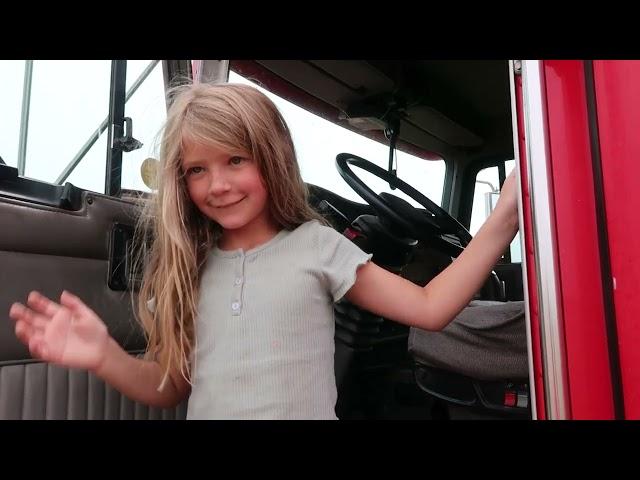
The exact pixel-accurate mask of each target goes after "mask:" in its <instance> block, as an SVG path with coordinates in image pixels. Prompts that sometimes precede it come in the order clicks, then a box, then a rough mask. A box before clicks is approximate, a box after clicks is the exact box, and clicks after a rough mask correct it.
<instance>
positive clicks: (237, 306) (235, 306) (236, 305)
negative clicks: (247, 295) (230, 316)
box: [231, 302, 240, 310]
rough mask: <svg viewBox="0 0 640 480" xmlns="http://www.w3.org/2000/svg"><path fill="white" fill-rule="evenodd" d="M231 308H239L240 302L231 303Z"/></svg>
mask: <svg viewBox="0 0 640 480" xmlns="http://www.w3.org/2000/svg"><path fill="white" fill-rule="evenodd" d="M231 309H232V310H239V309H240V303H239V302H233V303H232V304H231Z"/></svg>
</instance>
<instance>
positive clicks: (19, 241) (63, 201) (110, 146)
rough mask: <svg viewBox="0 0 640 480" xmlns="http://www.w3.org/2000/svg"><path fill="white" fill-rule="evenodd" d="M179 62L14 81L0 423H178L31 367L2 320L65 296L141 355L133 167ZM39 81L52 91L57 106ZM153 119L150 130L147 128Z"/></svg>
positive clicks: (148, 143) (170, 414)
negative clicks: (17, 87) (19, 84)
mask: <svg viewBox="0 0 640 480" xmlns="http://www.w3.org/2000/svg"><path fill="white" fill-rule="evenodd" d="M16 63H17V62H16ZM179 65H180V63H179V62H177V61H173V62H164V64H161V63H160V62H159V61H157V60H155V61H145V62H127V61H113V62H107V61H100V62H93V64H91V62H40V61H38V62H24V69H23V70H21V71H19V72H18V75H19V74H20V73H22V72H23V73H24V82H23V85H24V88H23V90H22V92H12V95H13V96H15V97H16V98H22V105H21V113H20V111H19V112H18V113H19V114H20V115H19V116H16V118H17V119H20V118H22V121H21V123H20V128H19V130H17V131H19V136H20V142H19V143H20V149H19V151H18V152H17V154H16V155H12V154H11V152H9V153H3V158H4V161H5V164H4V165H0V264H1V265H2V268H1V269H0V285H2V288H1V289H0V312H2V313H1V314H0V316H1V317H2V318H3V320H4V321H2V322H0V419H148V418H149V419H153V418H171V419H172V418H183V417H184V416H185V413H186V402H185V404H183V405H180V406H179V407H177V408H176V409H172V410H160V409H153V408H148V407H146V406H143V405H140V404H136V403H134V402H132V401H131V400H129V399H127V398H125V397H123V396H122V395H120V394H119V393H118V392H116V391H115V390H113V389H112V388H110V387H109V386H106V385H105V384H104V383H103V382H102V381H100V380H98V379H97V378H95V377H94V376H93V375H89V374H87V373H86V372H84V371H71V370H68V369H63V368H60V367H57V366H51V365H47V364H44V363H40V362H37V361H34V360H33V359H32V358H31V356H30V354H29V352H28V349H27V348H26V347H25V346H24V345H22V343H20V342H19V341H18V340H17V338H16V337H15V334H14V323H13V321H12V320H11V319H9V317H8V311H9V307H10V305H11V304H12V303H13V302H15V301H21V302H24V301H25V300H26V297H27V295H28V293H29V292H30V291H31V290H39V291H41V292H42V293H44V294H45V295H47V296H50V297H51V298H54V299H58V298H59V296H60V294H61V292H62V290H65V289H66V290H69V291H71V292H74V293H75V294H77V295H79V296H80V297H81V298H82V299H83V300H84V301H85V302H86V303H87V305H89V306H90V307H91V308H92V309H93V310H95V311H96V312H97V314H98V315H100V317H101V318H102V319H103V320H104V321H105V323H106V324H107V326H108V328H109V332H110V334H111V335H112V336H113V337H114V338H115V339H116V340H117V341H118V342H120V344H121V345H122V346H123V347H124V348H125V349H126V350H127V351H129V352H130V353H132V354H135V353H141V352H142V351H143V350H144V347H145V343H144V337H143V335H142V334H141V330H140V328H139V327H138V324H137V321H136V319H135V317H134V313H133V308H132V299H133V295H132V293H133V292H132V285H133V283H134V278H132V276H131V274H130V273H131V272H130V268H129V262H128V253H130V250H131V247H130V244H131V242H130V239H131V233H132V231H133V227H134V225H135V221H136V218H137V214H138V211H139V209H138V205H137V201H138V200H137V199H138V196H139V195H144V194H145V193H144V191H146V192H149V190H150V189H149V188H147V187H145V186H144V185H143V184H142V181H141V180H140V178H139V177H140V174H139V171H140V164H141V163H142V160H143V159H145V158H146V157H147V156H149V155H150V153H149V152H150V151H152V149H151V148H150V147H152V146H153V135H155V133H156V132H157V129H158V127H159V126H160V122H161V121H162V120H163V118H164V117H163V115H164V113H163V112H165V113H166V105H165V103H164V89H165V83H167V82H166V79H167V78H172V75H173V74H174V73H175V70H176V67H177V66H179ZM18 66H19V65H18ZM5 67H6V66H5ZM182 67H183V70H184V71H185V72H186V71H189V69H188V68H187V67H190V65H189V64H188V63H186V62H182ZM10 73H12V72H8V74H10ZM13 73H15V72H13ZM98 74H100V75H101V76H100V77H98V76H97V75H98ZM3 76H4V75H3ZM47 84H50V85H51V84H52V85H53V86H52V88H54V89H55V88H57V89H58V91H57V94H58V95H57V96H56V97H52V96H51V92H50V91H49V92H48V91H46V85H47ZM65 84H70V85H71V87H70V88H67V89H66V90H65V89H64V88H63V87H62V86H63V85H65ZM92 85H97V87H95V88H92V87H91V86H92ZM129 100H130V101H129ZM83 104H84V105H86V106H87V108H85V109H84V110H83ZM65 110H70V111H71V114H70V113H69V112H68V111H65ZM107 112H108V115H107ZM14 113H15V112H14ZM3 114H6V111H5V112H3ZM145 115H147V116H146V117H145ZM151 117H152V118H155V119H156V120H154V122H156V123H154V124H153V125H151V124H148V123H146V124H145V121H146V120H145V119H146V118H151ZM89 119H93V121H95V120H96V119H97V121H95V123H91V120H89ZM101 120H102V121H101ZM74 122H75V123H74ZM85 123H86V125H85ZM86 132H93V133H91V135H86ZM87 136H88V139H87ZM52 139H53V140H55V141H52ZM11 140H12V141H13V140H16V139H15V138H12V139H11ZM83 142H84V145H83ZM143 143H144V144H145V145H144V147H143V146H142V144H143ZM43 144H46V145H47V147H46V148H45V149H44V150H43V149H42V148H41V147H42V145H43ZM5 147H6V145H3V146H2V147H1V148H5ZM141 147H142V148H141ZM7 148H8V147H7ZM69 149H71V150H69ZM78 149H79V150H78ZM67 150H69V151H73V152H77V153H76V155H75V156H72V155H70V154H69V153H68V152H67ZM45 153H46V156H44V155H45Z"/></svg>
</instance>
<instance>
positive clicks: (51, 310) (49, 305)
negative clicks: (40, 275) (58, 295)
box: [27, 291, 60, 317]
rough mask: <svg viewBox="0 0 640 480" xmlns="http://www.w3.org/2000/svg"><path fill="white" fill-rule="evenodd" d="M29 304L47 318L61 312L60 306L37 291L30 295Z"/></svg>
mask: <svg viewBox="0 0 640 480" xmlns="http://www.w3.org/2000/svg"><path fill="white" fill-rule="evenodd" d="M27 304H28V305H29V306H30V307H31V308H32V309H34V310H35V311H36V312H38V313H41V314H43V315H46V316H47V317H53V316H54V315H55V314H56V313H58V310H60V305H58V304H57V303H56V302H52V301H51V300H49V299H48V298H47V297H45V296H44V295H42V294H40V293H38V292H35V291H34V292H31V293H30V294H29V298H28V299H27Z"/></svg>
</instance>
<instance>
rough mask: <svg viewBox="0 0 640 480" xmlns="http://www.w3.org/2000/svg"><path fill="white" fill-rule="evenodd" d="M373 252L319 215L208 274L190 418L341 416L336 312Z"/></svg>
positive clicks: (210, 266) (215, 255)
mask: <svg viewBox="0 0 640 480" xmlns="http://www.w3.org/2000/svg"><path fill="white" fill-rule="evenodd" d="M370 258H371V255H368V254H366V253H364V252H363V251H362V250H360V248H358V247H357V246H356V245H354V244H353V243H352V242H350V241H349V240H348V239H347V238H345V237H344V236H342V235H340V234H339V233H338V232H336V231H335V230H333V229H332V228H329V227H325V226H322V225H320V223H318V222H316V221H311V222H307V223H305V224H303V225H301V226H299V227H298V228H296V229H295V230H293V231H287V230H282V231H280V232H279V233H278V234H277V235H276V236H275V237H273V238H272V239H271V240H269V241H268V242H266V243H264V244H263V245H260V246H258V247H256V248H254V249H251V250H248V251H246V252H244V251H242V250H241V249H239V250H233V251H223V250H220V249H218V248H214V249H213V250H212V251H211V254H210V256H209V259H208V261H207V265H206V266H205V269H204V271H203V274H202V279H201V286H200V300H199V305H198V317H197V319H196V348H195V351H194V360H195V362H194V373H193V388H192V391H191V397H190V398H189V406H188V411H187V418H188V419H335V418H336V415H335V403H336V396H337V394H336V383H335V374H334V358H333V356H334V339H333V335H334V328H335V325H334V312H333V302H335V301H338V300H339V299H340V298H341V297H342V296H343V295H344V294H345V293H346V292H347V291H348V290H349V288H351V286H352V285H353V284H354V282H355V279H356V270H357V268H358V266H360V265H362V264H364V263H366V262H367V261H368V260H369V259H370Z"/></svg>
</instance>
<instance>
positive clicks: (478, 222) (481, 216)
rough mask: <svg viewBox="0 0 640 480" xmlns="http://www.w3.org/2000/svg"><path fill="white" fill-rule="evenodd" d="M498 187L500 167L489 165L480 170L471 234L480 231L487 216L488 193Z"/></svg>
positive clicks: (474, 193)
mask: <svg viewBox="0 0 640 480" xmlns="http://www.w3.org/2000/svg"><path fill="white" fill-rule="evenodd" d="M478 180H480V181H478ZM485 182H486V183H485ZM489 184H490V185H489ZM498 188H500V183H499V181H498V167H489V168H485V169H484V170H480V171H479V172H478V175H477V176H476V188H475V190H474V192H473V209H472V210H471V228H469V231H470V232H471V235H475V234H476V233H478V230H479V229H480V227H481V226H482V224H483V223H484V221H485V220H486V218H487V213H488V212H487V208H486V197H487V194H488V193H490V192H492V191H496V190H497V189H498Z"/></svg>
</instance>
